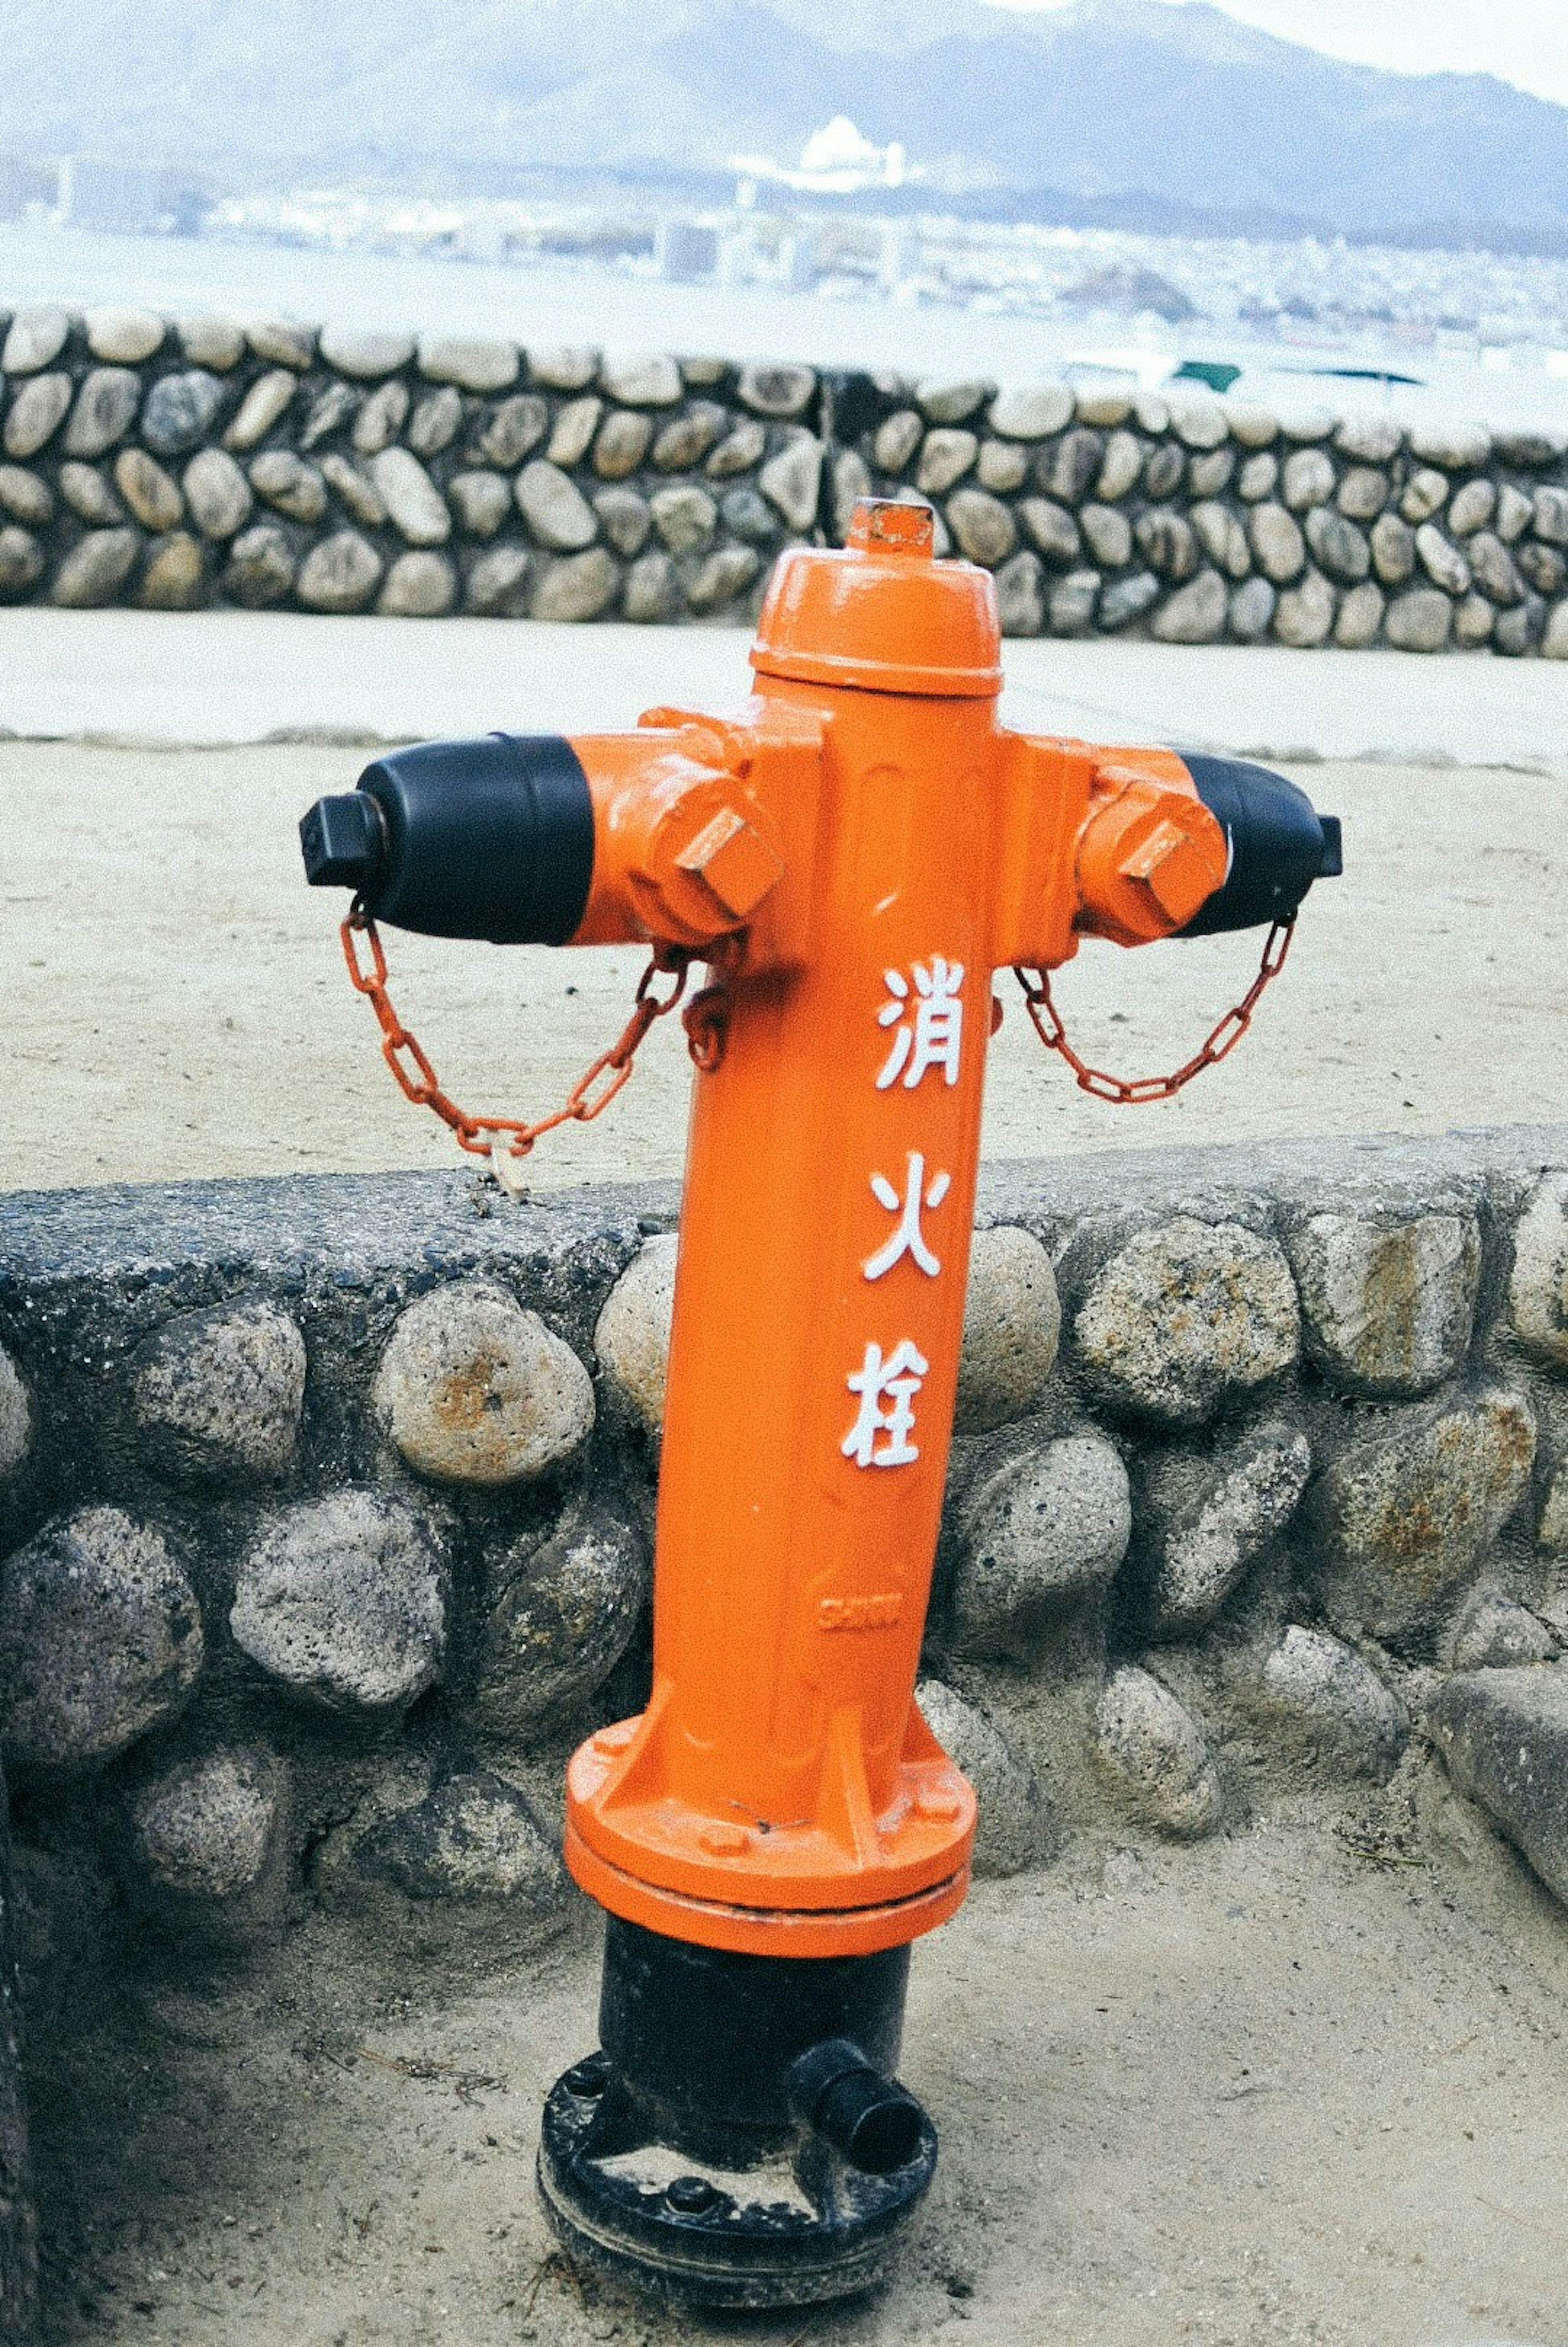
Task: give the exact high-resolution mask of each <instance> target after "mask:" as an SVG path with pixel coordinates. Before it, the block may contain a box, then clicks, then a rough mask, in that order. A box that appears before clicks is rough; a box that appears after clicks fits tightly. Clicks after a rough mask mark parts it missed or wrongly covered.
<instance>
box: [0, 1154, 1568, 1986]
mask: <svg viewBox="0 0 1568 2347" xmlns="http://www.w3.org/2000/svg"><path fill="white" fill-rule="evenodd" d="M676 1208H677V1199H676V1197H675V1194H673V1192H672V1191H670V1190H668V1189H667V1188H650V1189H646V1190H635V1191H634V1190H626V1191H615V1190H606V1191H596V1190H585V1191H577V1192H572V1193H566V1194H562V1195H560V1196H557V1197H545V1198H541V1199H539V1200H538V1201H536V1202H535V1203H533V1204H522V1205H516V1204H512V1203H510V1202H509V1201H507V1200H505V1199H504V1198H503V1197H502V1196H501V1195H500V1194H499V1193H498V1192H496V1191H495V1190H494V1187H493V1186H491V1185H489V1184H487V1183H485V1182H484V1181H481V1180H478V1179H473V1178H470V1177H467V1176H464V1175H462V1174H458V1173H453V1174H452V1175H433V1176H427V1175H416V1174H410V1175H400V1176H386V1177H378V1178H360V1177H341V1178H329V1179H309V1180H306V1179H300V1180H294V1181H285V1182H271V1183H268V1182H257V1183H238V1182H236V1183H223V1184H210V1185H188V1186H169V1187H167V1188H151V1189H147V1190H140V1191H137V1190H131V1189H125V1190H97V1191H84V1192H78V1193H75V1194H54V1195H47V1196H36V1197H29V1198H16V1197H12V1198H7V1199H5V1200H3V1201H0V1340H3V1344H4V1351H3V1353H0V1471H3V1472H0V1554H3V1555H4V1558H5V1562H4V1565H3V1567H0V1735H3V1739H4V1745H5V1763H6V1767H7V1768H8V1770H9V1772H10V1778H11V1787H12V1801H13V1818H14V1829H15V1840H16V1859H17V1867H18V1878H19V1884H20V1891H19V1896H20V1898H21V1901H22V1909H23V1914H24V1921H25V1927H26V1932H27V1938H28V1945H29V1947H30V1948H31V1950H32V1952H33V1971H32V1974H31V1977H32V1979H33V1980H34V1982H35V1983H36V1984H37V1990H36V1993H39V1994H41V1995H45V1996H48V1997H51V1998H53V1997H61V1996H69V1995H72V1994H74V1993H76V1989H77V1986H78V1985H79V1983H81V1982H82V1981H84V1980H86V1979H87V1978H88V1977H89V1976H93V1977H97V1978H98V1979H99V1980H100V1981H101V1980H103V1979H104V1978H106V1977H109V1978H112V1977H114V1976H115V1975H116V1974H117V1973H119V1972H123V1970H124V1968H125V1967H126V1966H127V1964H129V1965H130V1966H132V1967H133V1968H137V1967H142V1968H145V1967H147V1966H149V1965H150V1966H151V1967H153V1968H154V1970H155V1971H161V1972H162V1973H168V1972H169V1971H170V1970H172V1971H173V1972H174V1973H176V1974H181V1973H185V1974H188V1973H191V1972H192V1971H196V1972H200V1971H202V1970H203V1969H204V1968H209V1967H210V1966H212V1965H213V1964H214V1963H219V1964H224V1963H244V1962H245V1961H247V1960H252V1959H253V1958H254V1956H255V1954H256V1953H257V1952H260V1951H266V1950H269V1949H273V1948H275V1947H276V1946H277V1945H278V1944H279V1942H280V1941H281V1940H282V1939H283V1938H284V1937H285V1936H288V1935H293V1934H297V1933H298V1932H300V1931H304V1932H315V1933H318V1934H321V1933H325V1934H328V1935H331V1945H333V1946H335V1947H336V1948H337V1949H338V1950H339V1951H340V1952H341V1951H343V1950H345V1949H346V1950H348V1951H350V1952H351V1954H352V1956H353V1959H354V1961H356V1962H359V1963H363V1964H364V1965H366V1966H369V1967H371V1968H372V1969H374V1968H376V1967H380V1968H382V1971H386V1970H387V1969H389V1968H390V1971H391V1973H392V1977H393V1978H394V1979H395V1981H396V1982H397V1983H398V1985H399V1987H400V1990H401V1989H402V1988H406V1987H407V1986H408V1985H409V1984H410V1983H411V1981H417V1980H418V1978H419V1977H420V1976H421V1974H422V1973H423V1975H424V1976H425V1977H426V1978H427V1980H428V1981H429V1982H430V1983H436V1982H439V1981H443V1980H448V1979H450V1978H451V1977H452V1976H453V1967H456V1968H457V1969H458V1970H459V1971H462V1970H463V1969H464V1968H480V1967H483V1966H485V1965H488V1964H491V1963H496V1962H502V1961H506V1960H508V1959H511V1958H513V1957H515V1956H516V1955H517V1954H519V1953H520V1952H521V1953H526V1952H528V1951H529V1950H531V1949H532V1948H534V1947H535V1946H537V1945H539V1944H540V1943H542V1942H543V1941H545V1939H547V1938H548V1937H549V1935H550V1934H552V1933H553V1932H555V1930H556V1929H558V1928H559V1926H560V1925H561V1924H562V1922H564V1921H565V1918H566V1916H567V1914H568V1912H569V1910H570V1903H571V1902H570V1896H569V1894H568V1892H567V1891H566V1888H565V1882H564V1880H563V1877H562V1874H561V1871H560V1869H559V1865H558V1862H557V1859H556V1854H555V1853H556V1846H557V1836H558V1818H559V1799H560V1779H561V1768H562V1764H563V1761H564V1758H565V1753H566V1752H567V1750H568V1749H569V1748H570V1747H571V1746H572V1745H573V1744H574V1743H575V1740H576V1739H577V1738H578V1737H580V1736H581V1735H583V1734H585V1732H587V1731H588V1730H590V1729H591V1728H592V1727H595V1726H596V1725H599V1724H603V1723H604V1722H605V1721H606V1720H608V1719H611V1718H614V1717H620V1716H622V1715H624V1714H625V1713H626V1712H627V1711H629V1710H631V1709H634V1708H636V1706H639V1705H640V1703H641V1701H642V1700H643V1698H644V1694H645V1691H646V1687H647V1667H648V1665H647V1643H648V1606H649V1593H650V1568H649V1548H650V1528H651V1518H652V1508H653V1491H654V1478H655V1471H656V1465H657V1444H658V1439H659V1421H660V1416H661V1411H662V1404H663V1379H664V1357H665V1346H666V1337H667V1319H668V1310H669V1299H670V1293H671V1285H672V1276H673V1258H674V1245H675V1242H674V1239H673V1236H672V1235H670V1233H671V1228H672V1225H673V1220H674V1216H675V1213H676ZM981 1224H982V1228H981V1232H980V1235H979V1237H978V1239H977V1243H976V1252H975V1258H974V1268H973V1274H972V1281H971V1291H970V1307H969V1315H968V1322H967V1327H966V1330H965V1336H964V1348H963V1355H962V1376H961V1383H960V1404H959V1428H958V1434H957V1440H956V1444H955V1450H954V1454H953V1465H952V1483H951V1491H950V1498H949V1505H948V1509H947V1512H946V1519H945V1529H944V1533H943V1539H942V1553H941V1556H940V1560H939V1565H938V1573H937V1582H936V1593H935V1598H934V1602H933V1605H932V1616H931V1627H930V1635H929V1640H928V1650H927V1655H926V1660H925V1665H924V1671H925V1677H924V1682H923V1688H922V1700H923V1701H924V1703H925V1705H926V1708H927V1711H928V1716H929V1717H930V1718H931V1720H932V1725H933V1726H934V1727H936V1729H937V1730H938V1732H939V1733H940V1734H941V1735H942V1737H944V1738H945V1739H946V1740H947V1741H948V1742H949V1744H950V1746H951V1747H952V1750H953V1752H954V1753H955V1756H956V1757H957V1758H959V1759H960V1760H961V1761H962V1764H963V1765H964V1766H965V1767H966V1768H968V1769H969V1770H970V1771H971V1773H972V1776H973V1778H974V1779H975V1781H976V1783H977V1785H978V1787H979V1789H980V1793H981V1798H982V1825H981V1841H980V1850H979V1864H980V1868H981V1870H982V1871H987V1870H989V1871H992V1872H1010V1871H1013V1870H1019V1869H1022V1868H1025V1867H1030V1866H1035V1865H1041V1864H1045V1863H1048V1862H1049V1861H1050V1860H1051V1857H1052V1855H1053V1853H1054V1850H1056V1849H1057V1847H1058V1846H1059V1845H1060V1844H1061V1842H1062V1841H1063V1840H1064V1838H1066V1837H1069V1836H1072V1835H1074V1834H1077V1833H1081V1832H1084V1831H1093V1830H1095V1829H1105V1827H1107V1826H1109V1827H1111V1828H1112V1829H1117V1821H1118V1820H1121V1821H1127V1820H1133V1821H1137V1822H1139V1823H1141V1825H1142V1826H1143V1827H1144V1828H1145V1829H1153V1830H1155V1831H1157V1832H1161V1833H1164V1834H1166V1835H1169V1836H1172V1837H1176V1838H1177V1839H1183V1838H1190V1837H1194V1836H1200V1835H1204V1834H1207V1833H1210V1832H1212V1831H1214V1830H1215V1829H1216V1828H1217V1826H1218V1825H1219V1824H1220V1823H1221V1821H1222V1820H1227V1821H1229V1822H1231V1823H1233V1824H1237V1825H1242V1824H1245V1822H1246V1820H1247V1818H1248V1817H1249V1816H1250V1815H1251V1814H1252V1813H1253V1811H1254V1810H1255V1809H1259V1808H1260V1807H1261V1806H1262V1805H1263V1804H1264V1803H1265V1802H1266V1801H1268V1800H1269V1799H1276V1798H1279V1797H1289V1796H1290V1795H1292V1794H1293V1793H1297V1792H1299V1790H1300V1789H1301V1788H1303V1787H1304V1786H1311V1787H1324V1788H1329V1791H1330V1792H1331V1793H1332V1794H1333V1796H1334V1798H1336V1799H1340V1798H1342V1799H1344V1800H1345V1801H1346V1802H1347V1803H1353V1802H1354V1801H1355V1800H1356V1799H1364V1798H1365V1797H1366V1793H1367V1789H1368V1788H1372V1787H1378V1786H1383V1785H1386V1784H1387V1783H1388V1782H1389V1780H1390V1778H1394V1779H1398V1778H1400V1772H1404V1773H1405V1775H1406V1776H1407V1777H1409V1778H1410V1780H1411V1781H1412V1782H1413V1781H1414V1780H1415V1778H1418V1777H1420V1774H1421V1772H1422V1771H1423V1770H1424V1771H1426V1772H1427V1775H1428V1777H1429V1778H1430V1773H1431V1768H1432V1767H1433V1765H1434V1764H1433V1763H1432V1761H1431V1752H1432V1750H1433V1748H1434V1747H1435V1748H1436V1749H1438V1750H1440V1751H1441V1753H1442V1754H1443V1755H1444V1756H1445V1758H1446V1763H1447V1767H1448V1768H1449V1770H1450V1772H1451V1776H1452V1778H1453V1780H1454V1782H1455V1783H1457V1785H1458V1786H1459V1787H1460V1788H1461V1789H1462V1790H1463V1791H1464V1792H1466V1793H1468V1794H1471V1795H1473V1796H1474V1797H1475V1798H1476V1799H1479V1800H1480V1801H1481V1803H1482V1804H1483V1806H1484V1807H1485V1808H1486V1809H1488V1810H1489V1811H1490V1812H1491V1814H1492V1817H1493V1818H1494V1819H1495V1820H1496V1821H1497V1822H1498V1823H1499V1824H1500V1826H1501V1827H1502V1830H1503V1831H1504V1832H1505V1833H1506V1834H1508V1835H1510V1836H1511V1837H1512V1839H1513V1840H1515V1841H1516V1843H1517V1844H1518V1846H1519V1847H1520V1848H1521V1849H1522V1850H1523V1852H1524V1853H1525V1855H1526V1856H1527V1858H1528V1859H1529V1860H1530V1862H1531V1863H1532V1866H1533V1867H1534V1868H1535V1869H1536V1870H1537V1871H1538V1872H1539V1874H1540V1875H1541V1877H1542V1878H1543V1881H1545V1882H1546V1883H1547V1884H1549V1885H1550V1886H1551V1887H1552V1888H1553V1890H1554V1891H1556V1892H1557V1894H1558V1896H1559V1897H1560V1898H1562V1899H1563V1900H1565V1901H1568V1665H1565V1664H1564V1663H1563V1662H1562V1661H1561V1660H1559V1659H1558V1657H1559V1654H1560V1648H1561V1646H1562V1645H1563V1643H1564V1642H1565V1641H1568V1128H1555V1129H1551V1130H1543V1131H1518V1132H1512V1133H1483V1134H1478V1135H1473V1136H1468V1137H1466V1136H1459V1137H1455V1138H1451V1139H1448V1140H1444V1141H1441V1142H1425V1143H1412V1142H1398V1141H1369V1142H1365V1143H1325V1144H1311V1145H1308V1144H1301V1145H1298V1146H1294V1147H1289V1148H1280V1149H1278V1150H1275V1151H1271V1152H1268V1153H1259V1152H1257V1151H1248V1152H1208V1153H1190V1154H1181V1153H1162V1154H1160V1155H1158V1156H1148V1157H1141V1158H1135V1157H1119V1156H1103V1157H1098V1158H1094V1159H1090V1160H1087V1161H1084V1162H1083V1163H1078V1164H1075V1165H1074V1164H1071V1163H1039V1164H1033V1165H1026V1166H1014V1167H1010V1168H1003V1169H998V1170H995V1171H993V1173H991V1174H990V1175H989V1176H988V1178H987V1181H986V1183H985V1185H984V1189H983V1199H982V1209H981ZM1357 1788H1360V1791H1359V1793H1358V1789H1357ZM1396 1790H1397V1785H1396ZM1120 1829H1122V1830H1125V1822H1124V1823H1123V1824H1122V1825H1121V1827H1120Z"/></svg>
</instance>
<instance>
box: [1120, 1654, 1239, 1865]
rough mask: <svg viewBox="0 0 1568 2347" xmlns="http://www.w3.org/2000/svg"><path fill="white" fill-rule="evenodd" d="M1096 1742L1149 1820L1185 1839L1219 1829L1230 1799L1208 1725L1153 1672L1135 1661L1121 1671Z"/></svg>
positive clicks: (1122, 1787)
mask: <svg viewBox="0 0 1568 2347" xmlns="http://www.w3.org/2000/svg"><path fill="white" fill-rule="evenodd" d="M1095 1754H1096V1757H1097V1758H1098V1760H1099V1762H1100V1765H1101V1767H1102V1768H1104V1770H1105V1772H1106V1774H1107V1776H1108V1777H1109V1778H1111V1780H1112V1782H1113V1783H1114V1784H1115V1787H1116V1789H1117V1791H1118V1792H1119V1793H1120V1795H1121V1797H1122V1799H1124V1800H1125V1802H1127V1803H1128V1804H1129V1806H1130V1807H1131V1808H1132V1809H1134V1810H1135V1813H1136V1814H1137V1815H1138V1816H1139V1817H1140V1818H1143V1819H1145V1820H1146V1822H1147V1823H1148V1824H1150V1825H1153V1826H1157V1827H1158V1828H1159V1829H1160V1830H1161V1831H1162V1832H1164V1833H1168V1834H1174V1835H1176V1837H1177V1838H1178V1839H1179V1840H1184V1841H1196V1840H1198V1839H1199V1838H1200V1837H1201V1836H1202V1835H1204V1834H1210V1833H1213V1832H1214V1830H1215V1829H1216V1828H1217V1826H1218V1824H1219V1821H1220V1818H1221V1815H1222V1814H1223V1811H1224V1807H1225V1801H1224V1795H1223V1794H1222V1792H1221V1790H1220V1783H1219V1775H1218V1771H1217V1769H1216V1768H1215V1765H1214V1762H1213V1761H1212V1760H1211V1759H1210V1758H1209V1752H1208V1746H1207V1742H1206V1741H1205V1738H1204V1734H1203V1730H1202V1729H1201V1728H1200V1727H1199V1726H1198V1724H1197V1722H1196V1719H1194V1717H1192V1714H1191V1713H1190V1712H1189V1711H1188V1710H1187V1709H1186V1706H1185V1705H1183V1704H1181V1703H1178V1701H1177V1700H1176V1696H1174V1695H1172V1693H1171V1691H1170V1689H1169V1688H1168V1687H1166V1686H1161V1684H1160V1682H1159V1680H1158V1679H1156V1678H1155V1677H1153V1676H1151V1675H1150V1674H1149V1672H1147V1671H1144V1670H1138V1669H1136V1668H1134V1667H1132V1666H1130V1665H1129V1666H1126V1667H1125V1668H1123V1669H1121V1670H1119V1671H1117V1672H1116V1673H1115V1676H1113V1677H1112V1679H1111V1680H1110V1682H1109V1684H1108V1685H1107V1686H1106V1687H1105V1691H1104V1693H1103V1694H1102V1695H1101V1697H1100V1702H1099V1708H1098V1713H1097V1717H1096V1721H1095Z"/></svg>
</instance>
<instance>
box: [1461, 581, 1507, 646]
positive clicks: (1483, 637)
mask: <svg viewBox="0 0 1568 2347" xmlns="http://www.w3.org/2000/svg"><path fill="white" fill-rule="evenodd" d="M1496 624H1497V610H1496V607H1495V606H1494V605H1493V604H1491V603H1489V602H1488V601H1487V600H1486V598H1485V596H1484V595H1478V594H1470V595H1467V596H1466V597H1465V598H1464V600H1463V601H1462V602H1461V603H1460V604H1458V605H1457V606H1456V608H1455V610H1454V615H1453V640H1454V641H1455V643H1456V644H1458V645H1459V646H1460V647H1461V651H1475V650H1476V649H1477V648H1478V646H1480V645H1481V644H1484V643H1486V642H1487V641H1489V640H1490V638H1491V635H1492V630H1493V628H1494V627H1495V626H1496Z"/></svg>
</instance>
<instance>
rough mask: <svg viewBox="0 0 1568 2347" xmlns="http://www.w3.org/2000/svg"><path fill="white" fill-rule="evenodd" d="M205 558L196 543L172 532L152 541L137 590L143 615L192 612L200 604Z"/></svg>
mask: <svg viewBox="0 0 1568 2347" xmlns="http://www.w3.org/2000/svg"><path fill="white" fill-rule="evenodd" d="M206 569H207V564H206V557H205V555H204V554H203V552H202V549H201V544H200V541H199V539H198V538H192V537H191V535H190V533H189V531H188V530H184V529H175V530H170V531H168V533H167V534H166V535H165V536H164V537H162V538H155V539H154V540H153V543H152V545H151V547H150V548H149V549H148V561H147V568H146V569H144V570H143V572H142V575H141V585H140V586H139V587H138V588H137V602H138V603H139V604H140V605H141V607H142V609H143V610H145V611H193V610H195V609H196V608H197V605H198V604H199V602H200V601H201V600H202V589H203V587H204V585H205V583H206Z"/></svg>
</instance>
